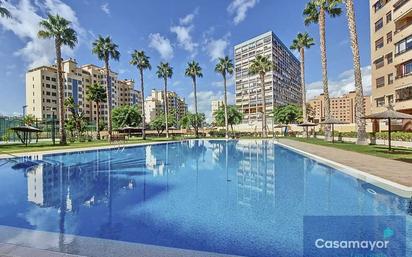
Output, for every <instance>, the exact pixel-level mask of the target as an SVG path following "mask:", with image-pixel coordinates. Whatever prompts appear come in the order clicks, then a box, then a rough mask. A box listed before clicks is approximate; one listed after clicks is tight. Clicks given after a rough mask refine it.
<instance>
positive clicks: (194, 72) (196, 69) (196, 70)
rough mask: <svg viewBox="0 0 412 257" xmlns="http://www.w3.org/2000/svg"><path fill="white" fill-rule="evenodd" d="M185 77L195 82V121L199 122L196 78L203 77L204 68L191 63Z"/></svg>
mask: <svg viewBox="0 0 412 257" xmlns="http://www.w3.org/2000/svg"><path fill="white" fill-rule="evenodd" d="M185 75H186V76H187V77H190V78H192V81H193V94H194V97H195V119H196V121H197V118H198V112H197V92H196V90H197V88H196V78H201V77H203V73H202V68H201V67H200V65H199V63H198V62H196V61H192V62H189V63H188V64H187V68H186V71H185ZM196 121H195V124H196V126H195V135H196V138H198V137H199V127H198V126H197V125H198V123H197V122H196Z"/></svg>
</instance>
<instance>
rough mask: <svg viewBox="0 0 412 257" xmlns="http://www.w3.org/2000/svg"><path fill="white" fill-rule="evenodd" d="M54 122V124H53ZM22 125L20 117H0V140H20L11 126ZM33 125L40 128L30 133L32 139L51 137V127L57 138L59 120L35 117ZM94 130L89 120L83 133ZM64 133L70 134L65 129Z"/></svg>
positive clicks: (94, 126)
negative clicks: (36, 131) (39, 131)
mask: <svg viewBox="0 0 412 257" xmlns="http://www.w3.org/2000/svg"><path fill="white" fill-rule="evenodd" d="M53 122H54V126H53ZM20 125H23V118H22V117H0V141H11V142H14V141H20V140H19V138H18V137H17V135H16V133H14V132H13V131H12V130H11V128H13V127H17V126H20ZM32 126H33V127H36V128H39V129H41V130H42V132H41V133H36V134H33V135H31V138H32V139H51V138H52V135H53V129H54V131H55V138H59V137H60V134H59V121H58V120H53V119H47V120H40V119H36V121H35V122H34V124H32ZM94 131H96V124H95V123H94V122H89V123H88V124H87V125H86V128H85V134H91V133H92V132H94ZM66 133H67V135H68V136H70V133H69V131H67V129H66Z"/></svg>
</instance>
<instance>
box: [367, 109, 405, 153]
mask: <svg viewBox="0 0 412 257" xmlns="http://www.w3.org/2000/svg"><path fill="white" fill-rule="evenodd" d="M364 119H372V120H388V144H389V151H392V144H391V140H392V138H391V133H392V130H391V121H392V120H412V115H410V114H406V113H403V112H397V111H395V110H394V109H393V106H389V107H388V110H386V111H384V112H380V113H375V114H371V115H368V116H365V117H364Z"/></svg>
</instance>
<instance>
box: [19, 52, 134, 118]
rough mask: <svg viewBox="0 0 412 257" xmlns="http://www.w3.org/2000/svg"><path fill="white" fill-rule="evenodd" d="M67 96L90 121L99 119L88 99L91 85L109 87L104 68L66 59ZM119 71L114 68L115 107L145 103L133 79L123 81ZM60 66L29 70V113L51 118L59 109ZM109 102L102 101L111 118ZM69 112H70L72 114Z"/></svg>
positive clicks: (63, 64) (64, 79) (64, 68)
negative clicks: (96, 84) (58, 73)
mask: <svg viewBox="0 0 412 257" xmlns="http://www.w3.org/2000/svg"><path fill="white" fill-rule="evenodd" d="M62 70H63V83H64V96H65V98H68V97H70V96H72V97H73V99H74V102H75V103H76V104H77V105H78V111H79V112H82V113H84V115H85V117H86V118H87V119H88V120H89V121H95V120H96V114H97V111H96V104H95V103H92V102H90V101H88V100H87V90H88V87H89V86H91V85H92V84H94V83H99V84H102V85H103V86H106V72H105V70H104V68H101V67H98V66H96V65H93V64H86V65H83V66H78V65H77V62H76V60H74V59H68V60H64V61H63V62H62ZM117 77H118V74H117V73H116V72H113V71H110V81H111V83H112V92H111V93H112V99H113V101H112V105H113V107H116V106H120V105H125V104H129V105H132V104H136V105H138V106H139V105H140V106H141V105H142V96H141V93H140V92H139V91H137V90H135V89H134V82H133V81H132V80H119V79H118V78H117ZM58 104H59V100H58V89H57V69H56V66H55V65H52V66H40V67H36V68H34V69H31V70H28V71H27V73H26V105H27V114H33V115H34V116H35V117H36V118H39V119H49V118H51V116H52V113H53V111H54V113H55V115H57V113H58V112H57V110H58ZM106 109H107V105H106V103H101V105H100V114H101V117H102V118H103V119H105V118H106V117H107V110H106ZM68 115H70V114H69V112H66V117H65V118H67V117H68Z"/></svg>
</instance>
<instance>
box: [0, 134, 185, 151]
mask: <svg viewBox="0 0 412 257" xmlns="http://www.w3.org/2000/svg"><path fill="white" fill-rule="evenodd" d="M179 139H180V137H179V138H178V137H175V138H172V137H171V138H169V139H167V138H165V137H159V138H158V137H150V138H146V140H142V139H141V138H131V139H130V140H127V141H126V142H123V141H120V142H113V143H111V144H110V143H109V142H108V141H107V140H99V141H97V140H94V141H91V142H74V143H68V144H67V145H59V144H58V143H56V145H53V143H52V142H51V141H47V142H44V141H42V142H38V143H34V142H32V143H31V144H29V145H28V146H27V147H26V146H25V145H23V144H21V143H16V144H14V143H13V144H4V145H3V144H2V145H0V154H15V153H30V152H39V151H53V150H62V149H80V148H88V147H101V146H109V145H113V146H116V145H128V144H142V143H151V142H164V141H173V140H179Z"/></svg>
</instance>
